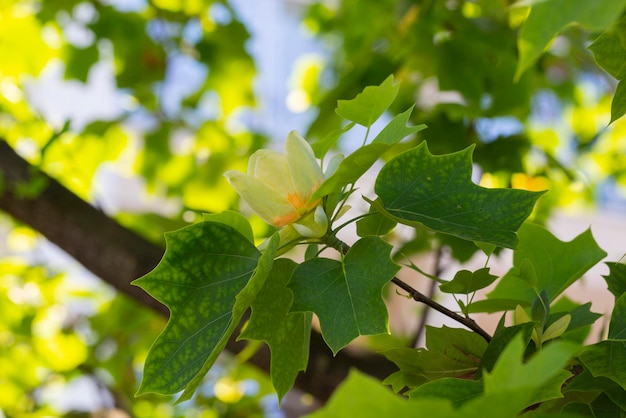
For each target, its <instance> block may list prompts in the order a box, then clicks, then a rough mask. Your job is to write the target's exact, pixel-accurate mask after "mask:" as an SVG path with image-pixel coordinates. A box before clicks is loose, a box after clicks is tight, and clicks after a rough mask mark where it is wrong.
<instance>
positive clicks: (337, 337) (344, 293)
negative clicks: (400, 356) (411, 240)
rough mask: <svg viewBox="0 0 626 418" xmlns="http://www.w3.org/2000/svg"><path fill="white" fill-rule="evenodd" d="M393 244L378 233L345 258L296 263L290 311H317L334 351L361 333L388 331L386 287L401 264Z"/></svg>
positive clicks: (291, 283)
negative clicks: (394, 258)
mask: <svg viewBox="0 0 626 418" xmlns="http://www.w3.org/2000/svg"><path fill="white" fill-rule="evenodd" d="M390 253H391V246H390V245H389V244H387V243H386V242H384V241H383V240H382V239H380V238H378V237H373V236H371V237H365V238H362V239H360V240H359V241H357V242H356V243H355V244H354V246H352V248H351V249H350V250H349V251H348V253H347V254H346V255H345V257H344V258H343V259H342V260H339V261H338V260H331V259H328V258H314V259H311V260H308V261H305V262H304V263H302V264H300V265H299V266H298V267H296V269H295V271H294V273H293V277H292V279H291V281H290V283H289V288H290V289H291V291H292V292H293V294H294V297H293V305H292V307H291V312H314V313H315V314H316V315H317V316H318V317H319V320H320V327H321V329H322V336H323V337H324V340H325V341H326V343H327V344H328V346H329V347H330V348H331V350H332V351H333V353H334V354H336V353H337V352H338V351H339V350H341V349H342V348H343V347H345V346H346V345H348V343H350V341H352V340H353V339H354V338H356V337H358V336H359V335H374V334H382V333H388V332H389V328H388V319H387V308H386V306H385V303H384V301H383V299H382V295H381V292H382V288H383V287H384V286H385V285H386V284H387V283H388V282H389V281H390V280H391V279H392V278H393V276H394V274H395V273H396V272H397V271H398V269H399V267H398V266H397V265H396V264H394V263H393V262H392V261H391V257H390Z"/></svg>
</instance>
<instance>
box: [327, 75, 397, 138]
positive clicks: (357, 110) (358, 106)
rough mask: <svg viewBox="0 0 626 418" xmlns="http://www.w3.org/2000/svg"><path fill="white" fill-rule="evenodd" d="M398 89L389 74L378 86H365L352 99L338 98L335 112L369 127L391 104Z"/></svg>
mask: <svg viewBox="0 0 626 418" xmlns="http://www.w3.org/2000/svg"><path fill="white" fill-rule="evenodd" d="M399 90H400V86H399V85H398V84H394V82H393V75H390V76H389V77H387V78H386V79H385V81H383V82H382V83H381V84H380V85H379V86H367V87H365V88H364V89H363V91H362V92H361V93H359V94H357V96H356V97H355V98H354V99H352V100H338V101H337V114H338V115H339V116H341V117H342V118H345V119H348V120H351V121H353V122H356V123H358V124H359V125H363V126H366V127H368V128H369V127H370V126H372V124H373V123H374V122H376V120H378V118H379V117H380V116H381V115H382V114H383V112H384V111H385V110H387V109H388V108H389V106H391V103H393V101H394V100H395V98H396V95H397V94H398V91H399Z"/></svg>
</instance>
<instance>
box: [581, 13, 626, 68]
mask: <svg viewBox="0 0 626 418" xmlns="http://www.w3.org/2000/svg"><path fill="white" fill-rule="evenodd" d="M589 49H590V50H591V52H593V56H594V58H595V60H596V62H597V63H598V65H599V66H600V67H602V68H604V69H605V70H606V72H608V73H609V74H611V75H612V76H613V77H615V78H616V79H618V80H623V79H624V78H626V58H625V57H626V18H624V17H623V18H621V19H620V20H618V21H617V22H615V24H614V25H613V26H612V27H610V28H609V29H607V30H605V31H604V32H603V33H602V34H601V35H600V36H598V37H597V38H596V40H595V41H593V43H592V44H591V45H589Z"/></svg>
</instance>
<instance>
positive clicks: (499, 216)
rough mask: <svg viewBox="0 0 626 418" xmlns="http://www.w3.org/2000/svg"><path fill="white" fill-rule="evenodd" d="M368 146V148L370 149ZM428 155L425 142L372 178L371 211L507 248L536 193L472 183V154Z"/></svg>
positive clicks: (512, 241)
mask: <svg viewBox="0 0 626 418" xmlns="http://www.w3.org/2000/svg"><path fill="white" fill-rule="evenodd" d="M372 145H373V144H372ZM473 149H474V146H470V147H468V148H466V149H465V150H463V151H459V152H455V153H452V154H445V155H432V154H431V153H430V151H429V150H428V148H427V146H426V143H425V142H423V143H421V144H420V145H418V146H417V147H415V148H413V149H411V150H409V151H407V152H405V153H402V154H400V155H398V156H397V157H395V158H394V159H392V160H391V161H389V162H388V163H387V164H385V166H384V167H383V168H382V170H381V171H380V174H379V175H378V178H377V179H376V186H375V191H376V194H378V196H379V197H380V199H381V201H382V205H375V207H376V209H377V210H379V211H381V212H382V213H386V214H387V215H388V216H389V217H390V218H391V219H392V220H394V221H397V222H401V223H404V224H407V225H415V224H423V225H425V226H427V227H429V228H431V229H434V230H436V231H439V232H444V233H447V234H451V235H455V236H457V237H460V238H464V239H467V240H471V241H472V240H473V241H481V242H486V243H492V244H496V245H499V246H503V247H508V248H513V247H515V245H516V244H517V241H518V240H517V236H516V235H515V232H516V231H517V229H518V228H519V227H520V225H521V224H522V222H523V221H524V219H526V218H527V217H528V216H529V215H530V213H531V211H532V209H533V206H534V204H535V202H536V200H537V199H538V198H539V196H540V195H541V194H542V193H541V192H539V193H538V192H529V191H526V190H515V189H486V188H483V187H480V186H478V185H476V184H474V183H472V180H471V175H472V157H471V154H472V150H473Z"/></svg>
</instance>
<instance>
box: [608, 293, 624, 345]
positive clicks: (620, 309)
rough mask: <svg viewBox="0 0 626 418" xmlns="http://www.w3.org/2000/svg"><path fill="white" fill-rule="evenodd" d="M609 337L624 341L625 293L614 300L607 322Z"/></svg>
mask: <svg viewBox="0 0 626 418" xmlns="http://www.w3.org/2000/svg"><path fill="white" fill-rule="evenodd" d="M609 339H613V340H621V341H626V294H624V295H622V296H620V297H619V299H617V300H616V301H615V306H614V307H613V312H612V313H611V323H610V324H609Z"/></svg>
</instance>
